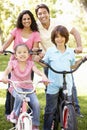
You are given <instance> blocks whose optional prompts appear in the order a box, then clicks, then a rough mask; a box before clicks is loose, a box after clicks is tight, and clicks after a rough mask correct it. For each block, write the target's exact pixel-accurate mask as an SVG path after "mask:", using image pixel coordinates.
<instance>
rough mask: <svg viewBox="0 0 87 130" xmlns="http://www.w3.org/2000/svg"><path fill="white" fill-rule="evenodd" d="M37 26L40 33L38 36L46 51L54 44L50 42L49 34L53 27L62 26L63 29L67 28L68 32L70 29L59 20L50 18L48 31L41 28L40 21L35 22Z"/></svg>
mask: <svg viewBox="0 0 87 130" xmlns="http://www.w3.org/2000/svg"><path fill="white" fill-rule="evenodd" d="M37 24H38V28H39V32H40V36H41V42H42V45H43V46H44V47H45V49H46V50H47V49H48V48H49V47H52V46H54V44H53V43H52V42H51V32H52V30H53V29H54V27H55V26H57V25H63V26H65V27H67V29H68V31H70V29H71V27H69V26H68V25H65V23H63V22H61V21H59V19H57V18H50V26H49V28H48V29H45V28H44V27H43V26H42V24H41V23H40V21H37ZM44 47H42V48H43V49H44Z"/></svg>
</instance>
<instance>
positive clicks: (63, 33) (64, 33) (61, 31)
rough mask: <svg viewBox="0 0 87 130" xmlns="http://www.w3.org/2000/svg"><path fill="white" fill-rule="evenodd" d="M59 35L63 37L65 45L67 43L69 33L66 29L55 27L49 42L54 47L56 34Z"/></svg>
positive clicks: (60, 26)
mask: <svg viewBox="0 0 87 130" xmlns="http://www.w3.org/2000/svg"><path fill="white" fill-rule="evenodd" d="M58 33H59V34H60V35H61V36H62V37H65V43H67V42H68V40H69V32H68V30H67V28H66V27H64V26H62V25H59V26H56V27H55V28H54V29H53V31H52V32H51V41H52V42H53V43H54V44H55V45H56V43H55V37H56V36H57V34H58Z"/></svg>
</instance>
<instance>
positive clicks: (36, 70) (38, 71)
mask: <svg viewBox="0 0 87 130" xmlns="http://www.w3.org/2000/svg"><path fill="white" fill-rule="evenodd" d="M32 69H33V71H34V72H35V73H36V74H37V75H39V76H41V77H42V80H43V81H46V83H49V82H50V81H49V79H48V78H47V77H46V75H45V74H44V73H43V72H41V71H40V70H39V69H38V68H37V67H36V66H35V65H34V66H33V68H32Z"/></svg>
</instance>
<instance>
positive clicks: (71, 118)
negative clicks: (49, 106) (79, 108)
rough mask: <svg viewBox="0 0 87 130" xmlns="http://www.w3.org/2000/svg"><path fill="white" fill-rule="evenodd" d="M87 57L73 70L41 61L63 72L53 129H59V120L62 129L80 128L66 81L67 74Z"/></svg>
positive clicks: (59, 72)
mask: <svg viewBox="0 0 87 130" xmlns="http://www.w3.org/2000/svg"><path fill="white" fill-rule="evenodd" d="M86 60H87V59H86V58H84V59H83V60H82V61H81V62H80V63H79V64H78V65H77V67H76V68H75V69H73V70H71V71H56V70H55V69H53V68H52V67H51V66H50V65H49V64H48V63H46V62H44V61H43V60H40V62H41V63H43V64H45V65H46V66H47V67H48V68H49V69H51V70H52V71H53V72H55V73H58V74H63V87H62V88H61V89H60V91H59V96H58V104H57V109H56V112H55V114H54V120H53V123H52V128H51V130H58V126H59V122H60V127H61V130H78V127H77V119H76V113H75V109H74V105H73V102H72V99H70V98H68V96H67V94H68V91H67V83H66V74H71V73H73V72H75V71H76V70H77V69H78V68H79V67H80V66H81V64H82V63H84V62H85V61H86Z"/></svg>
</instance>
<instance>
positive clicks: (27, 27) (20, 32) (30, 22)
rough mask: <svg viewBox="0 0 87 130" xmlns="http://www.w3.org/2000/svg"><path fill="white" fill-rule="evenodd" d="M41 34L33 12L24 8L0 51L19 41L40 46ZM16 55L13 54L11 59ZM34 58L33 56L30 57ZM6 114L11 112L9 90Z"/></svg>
mask: <svg viewBox="0 0 87 130" xmlns="http://www.w3.org/2000/svg"><path fill="white" fill-rule="evenodd" d="M40 41H41V40H40V34H39V32H38V26H37V24H36V21H35V18H34V16H33V14H32V13H31V12H30V11H29V10H23V11H22V12H21V13H20V14H19V16H18V19H17V23H16V27H15V28H14V29H13V30H12V31H11V33H10V36H9V37H8V39H7V41H6V42H5V44H4V45H3V46H2V49H1V50H0V52H1V53H2V52H3V50H5V49H6V48H8V47H9V46H10V45H11V43H12V42H13V43H14V44H13V50H14V48H15V46H17V45H18V44H19V43H23V44H26V45H27V46H28V48H29V49H33V48H39V43H40ZM13 58H14V57H13V56H11V59H13ZM30 59H32V57H30ZM5 106H6V112H5V113H6V115H9V114H10V112H11V110H10V109H11V108H10V93H9V92H7V98H6V104H5Z"/></svg>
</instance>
